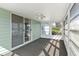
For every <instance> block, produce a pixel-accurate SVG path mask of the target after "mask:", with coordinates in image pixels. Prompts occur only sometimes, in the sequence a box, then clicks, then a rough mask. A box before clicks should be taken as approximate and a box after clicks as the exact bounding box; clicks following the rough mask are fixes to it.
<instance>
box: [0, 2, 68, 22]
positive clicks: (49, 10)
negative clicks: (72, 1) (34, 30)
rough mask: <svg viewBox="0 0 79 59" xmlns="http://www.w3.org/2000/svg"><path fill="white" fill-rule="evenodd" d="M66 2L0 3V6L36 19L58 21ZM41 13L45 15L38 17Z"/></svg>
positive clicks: (66, 6) (63, 13) (65, 8)
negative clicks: (42, 17)
mask: <svg viewBox="0 0 79 59" xmlns="http://www.w3.org/2000/svg"><path fill="white" fill-rule="evenodd" d="M68 5H69V4H67V3H0V7H1V8H4V9H7V10H9V11H11V12H12V13H16V14H18V15H21V16H24V17H27V18H30V19H35V20H38V21H48V20H56V21H60V20H62V18H63V17H64V15H65V12H66V10H67V8H68ZM41 15H43V16H45V18H44V19H40V17H41Z"/></svg>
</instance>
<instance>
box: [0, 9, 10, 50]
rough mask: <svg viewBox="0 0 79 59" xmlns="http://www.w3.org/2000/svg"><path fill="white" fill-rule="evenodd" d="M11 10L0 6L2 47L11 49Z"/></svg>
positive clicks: (0, 39)
mask: <svg viewBox="0 0 79 59" xmlns="http://www.w3.org/2000/svg"><path fill="white" fill-rule="evenodd" d="M10 25H11V20H10V12H9V11H6V10H4V9H1V8H0V47H3V48H5V49H11V30H10V29H11V27H10Z"/></svg>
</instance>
